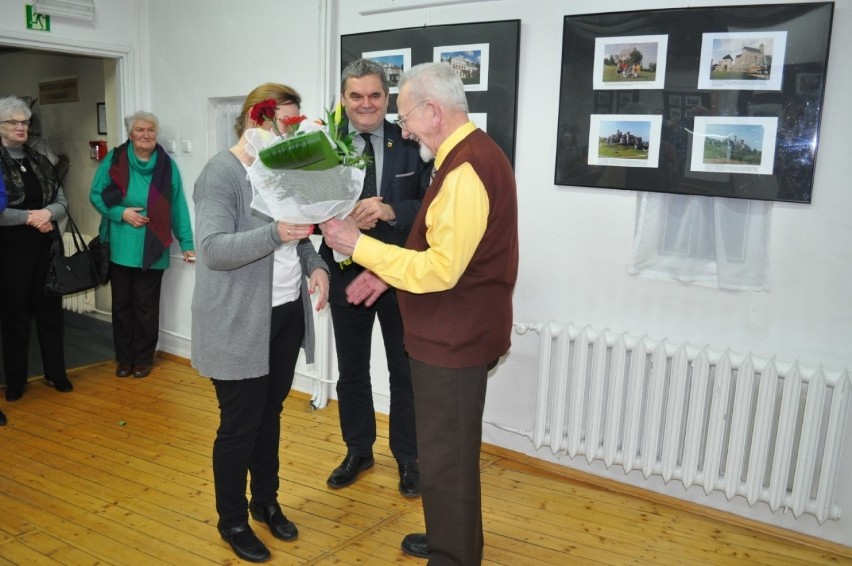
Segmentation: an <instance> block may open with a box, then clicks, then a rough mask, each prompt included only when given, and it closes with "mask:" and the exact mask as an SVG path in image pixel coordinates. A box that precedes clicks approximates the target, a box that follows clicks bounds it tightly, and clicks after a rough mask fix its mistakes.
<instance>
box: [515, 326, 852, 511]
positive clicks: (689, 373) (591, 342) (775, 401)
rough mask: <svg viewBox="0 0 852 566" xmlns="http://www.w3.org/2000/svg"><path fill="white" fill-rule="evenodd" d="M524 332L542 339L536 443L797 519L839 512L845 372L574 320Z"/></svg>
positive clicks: (849, 387) (522, 328) (846, 395)
mask: <svg viewBox="0 0 852 566" xmlns="http://www.w3.org/2000/svg"><path fill="white" fill-rule="evenodd" d="M527 330H532V331H534V332H536V333H537V334H538V335H539V353H538V391H537V401H536V414H535V422H534V430H533V431H532V433H531V435H530V436H531V439H532V441H533V443H534V444H535V447H536V448H540V447H541V446H543V445H544V446H549V447H550V449H551V450H552V451H553V453H554V454H556V455H557V456H559V455H561V454H562V453H565V454H568V455H569V456H570V457H571V458H574V457H575V456H577V455H581V456H584V457H585V459H586V461H587V462H589V463H591V462H592V461H593V460H601V461H603V462H604V464H605V465H606V467H607V468H609V467H610V466H612V465H618V466H621V467H622V468H623V469H624V471H625V472H629V471H631V470H641V471H642V473H643V474H644V476H645V478H646V479H647V478H648V477H649V476H651V475H652V474H653V475H658V476H661V477H662V478H663V480H665V481H666V482H668V481H669V480H672V479H675V480H679V481H681V482H682V483H683V485H684V486H685V487H687V488H688V487H690V486H693V485H700V486H702V487H703V488H704V492H705V493H707V494H709V493H710V492H711V491H714V490H715V491H721V492H724V494H725V495H726V497H727V498H728V499H731V498H732V497H734V496H735V495H740V496H743V497H745V498H746V500H747V501H748V503H749V504H750V505H754V504H755V503H757V502H758V501H761V502H764V503H766V504H768V505H769V507H770V508H771V509H772V510H773V511H776V510H778V509H779V508H784V509H789V510H791V511H792V513H793V515H794V516H795V517H796V518H798V517H799V516H800V515H802V514H803V513H808V514H811V515H814V516H815V517H816V518H817V520H818V521H819V522H820V523H823V522H824V521H825V520H826V519H837V518H839V517H840V513H841V509H840V507H839V506H838V505H837V504H836V503H835V498H834V495H835V485H836V478H837V475H838V473H839V470H838V468H839V465H840V452H841V447H842V445H843V433H844V430H843V428H844V426H845V423H846V419H847V407H848V401H849V395H850V390H852V385H851V384H850V375H849V371H848V369H846V368H843V369H842V370H838V371H829V370H827V369H825V368H823V367H822V366H820V367H816V368H814V367H804V366H801V365H799V364H798V363H797V362H793V363H784V362H781V361H779V360H777V359H775V358H774V357H773V358H770V359H761V358H758V357H756V356H753V355H752V354H746V355H738V354H734V353H732V352H730V351H725V352H720V351H716V350H713V349H710V348H709V347H694V346H691V345H689V344H672V343H669V342H666V341H665V340H663V341H654V340H650V339H648V338H647V337H639V338H636V337H633V336H631V335H629V334H627V333H621V334H615V333H612V332H610V331H609V330H604V331H602V332H597V331H595V330H592V329H590V328H588V327H586V328H583V329H579V328H578V327H576V326H574V325H571V324H568V325H559V324H556V323H553V322H550V323H535V324H524V323H516V324H515V331H516V332H517V333H519V334H523V333H525V332H527ZM846 473H849V470H847V471H846Z"/></svg>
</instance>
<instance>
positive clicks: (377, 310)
mask: <svg viewBox="0 0 852 566" xmlns="http://www.w3.org/2000/svg"><path fill="white" fill-rule="evenodd" d="M376 317H378V319H379V324H380V325H381V328H382V339H383V340H384V344H385V356H386V357H387V361H388V373H389V376H390V449H391V452H392V453H393V455H394V458H396V460H397V462H398V463H400V464H407V463H409V462H414V461H416V460H417V434H416V428H415V422H414V393H413V391H412V388H411V368H410V366H409V364H408V355H407V354H406V353H405V348H404V347H403V336H402V317H401V316H400V314H399V304H398V302H397V298H396V293H391V292H386V293H384V294H383V295H382V296H381V297H380V298H379V300H378V301H376V303H375V304H374V305H373V306H371V307H364V306H355V305H348V306H341V305H335V304H332V305H331V319H332V322H333V326H334V340H335V343H336V347H337V365H338V369H339V371H340V375H339V377H338V381H337V399H338V410H339V412H340V430H341V433H342V434H343V441H344V442H345V443H346V448H347V450H348V452H349V453H351V454H354V455H356V456H369V455H371V454H372V453H373V444H374V443H375V442H376V412H375V409H374V407H373V388H372V385H371V382H370V354H371V344H372V337H373V322H374V321H375V319H376Z"/></svg>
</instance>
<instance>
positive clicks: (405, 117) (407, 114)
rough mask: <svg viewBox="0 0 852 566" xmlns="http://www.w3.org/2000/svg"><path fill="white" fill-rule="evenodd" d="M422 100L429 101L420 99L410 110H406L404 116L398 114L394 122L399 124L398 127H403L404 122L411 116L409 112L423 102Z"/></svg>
mask: <svg viewBox="0 0 852 566" xmlns="http://www.w3.org/2000/svg"><path fill="white" fill-rule="evenodd" d="M424 102H429V101H428V100H421V101H420V102H418V103H417V104H415V105H414V108H412V109H411V110H409V111H408V112H406V113H405V115H404V116H400V117H398V118H397V119H396V123H397V124H399V127H400V128H405V123H406V122H407V121H408V118H409V117H410V116H411V114H412V113H413V112H414V111H415V110H417V107H418V106H420V105H421V104H423V103H424Z"/></svg>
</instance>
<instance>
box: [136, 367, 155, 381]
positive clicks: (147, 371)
mask: <svg viewBox="0 0 852 566" xmlns="http://www.w3.org/2000/svg"><path fill="white" fill-rule="evenodd" d="M152 369H153V366H133V377H137V378H140V377H148V376H149V375H151V370H152Z"/></svg>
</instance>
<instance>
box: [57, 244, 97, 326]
mask: <svg viewBox="0 0 852 566" xmlns="http://www.w3.org/2000/svg"><path fill="white" fill-rule="evenodd" d="M92 238H94V236H87V235H85V234H83V240H84V241H85V242H86V243H87V244H88V243H89V242H91V241H92ZM62 245H64V246H65V252H66V253H74V250H75V248H74V239H73V237H72V236H71V232H65V233H64V234H62ZM62 308H63V309H65V310H67V311H72V312H79V313H84V312H92V311H94V310H95V290H94V289H89V290H88V291H82V292H80V293H74V294H73V295H64V296H63V297H62Z"/></svg>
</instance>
